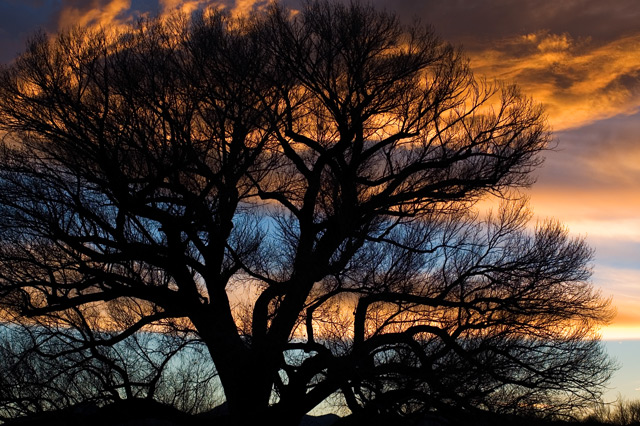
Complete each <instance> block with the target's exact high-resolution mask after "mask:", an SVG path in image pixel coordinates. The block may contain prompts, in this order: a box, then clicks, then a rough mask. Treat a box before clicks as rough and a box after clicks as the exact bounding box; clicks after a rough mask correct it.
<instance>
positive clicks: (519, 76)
mask: <svg viewBox="0 0 640 426" xmlns="http://www.w3.org/2000/svg"><path fill="white" fill-rule="evenodd" d="M638 51H640V34H634V35H629V36H627V37H623V38H620V39H616V40H613V41H610V42H608V43H603V44H596V43H594V42H593V41H591V40H590V39H588V38H585V39H578V40H574V39H573V38H572V37H571V36H570V35H569V34H550V33H548V32H546V31H540V32H536V33H530V34H526V35H522V36H518V37H511V38H508V39H505V40H502V41H500V42H498V43H497V44H496V45H495V46H494V47H492V48H489V49H485V50H476V51H473V52H471V54H470V56H471V59H472V60H471V65H472V67H474V69H475V70H476V72H477V73H479V74H483V75H486V76H488V77H497V78H500V79H506V80H508V81H514V82H516V83H518V84H519V85H520V86H522V87H523V89H524V90H525V92H526V93H528V94H529V95H531V96H532V97H533V98H534V99H536V100H538V101H540V102H542V103H543V104H545V105H546V107H547V111H548V114H549V119H550V122H551V124H552V126H553V128H554V130H563V129H569V128H575V127H579V126H582V125H585V124H587V123H591V122H593V121H596V120H600V119H605V118H609V117H613V116H615V115H618V114H633V113H635V112H637V111H638V110H640V55H638V53H637V52H638Z"/></svg>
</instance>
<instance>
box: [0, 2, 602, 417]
mask: <svg viewBox="0 0 640 426" xmlns="http://www.w3.org/2000/svg"><path fill="white" fill-rule="evenodd" d="M0 128H1V129H2V130H3V131H4V132H6V134H5V136H4V145H3V148H2V166H1V171H0V187H1V188H0V191H1V193H2V196H1V201H0V210H1V212H0V239H1V240H0V241H1V242H0V292H1V293H0V295H1V297H2V303H3V306H4V309H5V310H6V311H7V312H12V313H15V312H18V313H19V314H20V315H22V316H24V317H25V318H48V317H56V316H60V315H64V313H67V312H73V311H75V312H84V310H86V309H91V310H93V311H96V312H98V313H100V312H106V311H105V310H106V309H107V308H106V307H107V306H108V305H110V304H111V305H113V304H115V305H119V306H125V307H126V306H130V305H134V306H137V307H139V309H137V310H136V311H135V312H136V315H134V319H135V320H134V321H130V322H128V323H127V324H126V326H123V327H119V328H118V329H116V330H109V331H110V333H108V334H100V333H99V332H101V331H104V329H105V328H106V327H107V326H106V325H105V324H104V323H102V322H101V321H100V320H98V321H95V322H93V325H92V326H91V327H90V328H92V329H94V328H96V329H98V330H95V331H96V334H95V338H93V339H91V341H90V345H89V346H88V347H85V346H83V348H84V349H87V348H91V347H105V346H110V345H112V344H115V343H117V342H118V341H121V340H124V339H126V338H128V337H130V336H134V335H135V334H136V333H139V332H142V331H145V330H149V329H153V328H154V327H156V330H161V329H162V327H163V324H164V323H166V322H167V321H169V322H170V321H178V320H183V321H184V320H186V322H187V327H189V328H190V330H191V331H192V332H193V333H195V334H196V335H197V337H198V339H200V340H201V341H202V342H204V343H205V344H206V346H207V348H208V351H209V353H210V355H211V359H212V362H213V363H214V365H215V368H216V370H217V374H218V375H219V379H220V381H221V384H222V386H223V388H224V393H225V397H226V403H227V406H228V410H229V413H230V417H229V419H230V421H232V422H235V423H238V424H243V423H250V422H251V421H252V419H256V418H260V419H266V418H269V417H270V416H273V417H274V418H276V417H277V418H278V423H279V424H297V423H298V422H299V420H300V418H301V416H302V415H304V414H305V413H306V412H308V411H309V410H311V409H312V408H314V407H315V406H317V405H318V404H319V403H321V402H322V401H324V400H325V399H326V398H328V397H329V396H331V395H335V394H336V393H340V394H342V395H343V397H344V400H345V403H346V404H347V405H348V407H349V408H350V409H351V410H352V411H353V412H354V413H355V414H357V415H362V416H365V415H367V414H370V413H372V412H382V413H388V414H394V415H399V414H400V415H407V416H412V415H423V414H424V413H426V412H431V411H435V412H438V413H446V412H447V410H448V409H452V408H453V409H458V410H460V409H464V410H476V409H480V410H496V411H508V410H524V409H527V408H533V407H536V406H537V404H553V406H554V407H566V406H572V405H574V404H576V403H577V402H576V401H577V400H579V399H584V398H587V399H588V398H590V397H591V396H593V395H596V394H597V393H598V388H599V386H601V385H602V383H603V382H604V381H605V380H606V378H607V377H608V367H607V364H606V359H605V357H604V355H603V354H602V351H601V349H600V347H599V345H598V342H597V339H596V338H595V333H594V330H595V328H594V327H595V326H597V325H598V324H601V323H603V322H606V321H607V319H608V317H609V310H608V302H607V301H606V300H602V299H601V297H600V296H599V294H598V293H597V292H596V291H594V290H593V288H592V287H591V286H590V284H589V283H588V277H589V269H588V261H589V259H590V250H589V249H588V247H586V245H585V243H584V241H581V240H573V239H571V238H569V237H568V236H567V233H566V231H564V230H563V228H562V227H561V226H560V225H558V224H555V223H552V222H550V223H545V224H542V225H540V226H539V227H538V228H537V229H536V230H535V232H533V233H530V232H527V230H526V223H527V220H528V218H529V216H528V213H527V210H526V206H525V205H524V204H522V203H520V202H512V203H506V204H505V205H504V206H503V207H502V208H501V210H500V212H499V213H498V214H497V215H496V216H494V217H490V218H489V219H486V220H480V218H479V217H476V216H474V214H473V210H472V206H473V205H474V203H475V202H476V201H477V200H479V199H481V198H482V197H485V196H489V195H497V196H499V197H502V198H505V199H506V198H510V196H511V195H513V191H516V190H517V188H519V187H522V186H527V185H529V184H531V183H532V181H533V178H532V176H531V174H532V171H533V170H534V169H535V168H536V167H537V166H539V165H540V164H541V158H540V153H541V152H542V151H544V150H545V149H546V148H547V144H548V142H549V139H550V136H549V133H548V130H547V129H546V127H545V122H544V114H543V111H542V109H541V107H540V106H538V105H536V104H535V103H534V102H533V101H531V100H530V99H528V98H526V97H524V96H522V95H521V94H520V92H519V91H518V89H517V88H515V87H512V86H505V85H501V84H489V83H486V82H483V81H477V80H476V79H474V77H473V75H472V73H471V71H470V69H469V66H468V63H467V61H466V59H465V58H464V57H463V55H462V54H461V52H460V51H459V50H457V49H454V48H453V47H451V46H450V45H448V44H446V43H444V42H442V41H441V40H440V39H438V38H437V37H436V36H435V35H434V34H433V33H432V32H431V31H430V30H429V29H428V28H425V27H423V26H420V25H415V26H410V27H407V26H404V25H401V24H400V23H399V21H398V19H397V18H396V17H395V16H393V15H391V14H388V13H386V12H379V11H377V10H375V9H373V8H371V7H369V6H363V5H359V4H351V5H350V6H343V5H340V4H337V3H328V2H312V3H309V4H308V5H307V6H306V7H305V8H304V9H303V10H302V11H301V12H300V13H299V14H291V13H290V12H289V11H287V10H285V9H283V8H281V7H279V6H277V5H274V6H272V7H271V8H270V9H269V10H268V11H267V12H265V13H262V14H257V15H255V16H252V17H248V18H233V17H230V16H228V15H225V14H224V13H222V12H219V11H215V10H213V11H209V12H206V13H203V14H201V15H197V16H194V17H191V18H187V17H184V16H177V17H174V18H172V19H169V20H150V21H145V22H142V23H140V24H139V25H137V26H136V27H133V28H131V29H130V30H128V31H125V32H123V33H118V34H111V33H107V32H105V31H95V30H90V29H75V30H72V31H69V32H65V33H61V34H59V35H58V36H57V37H56V38H48V37H47V36H45V35H37V36H35V37H34V39H33V40H32V41H31V42H30V43H29V45H28V48H27V50H26V52H25V53H24V54H22V55H21V56H20V57H19V58H18V59H16V61H15V63H13V64H12V65H10V66H7V67H5V68H4V69H2V72H1V76H0ZM242 288H248V289H250V291H249V292H248V294H249V296H247V297H245V299H244V300H242V302H243V303H244V304H248V307H249V308H248V309H245V310H242V309H239V308H238V304H237V303H236V301H237V295H238V293H239V292H240V291H241V289H242Z"/></svg>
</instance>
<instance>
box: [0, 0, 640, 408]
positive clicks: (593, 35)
mask: <svg viewBox="0 0 640 426" xmlns="http://www.w3.org/2000/svg"><path fill="white" fill-rule="evenodd" d="M370 1H371V3H372V4H374V5H375V6H376V7H379V8H383V9H387V10H389V11H392V12H395V13H397V14H398V15H399V17H400V18H401V19H402V20H403V21H406V22H413V21H414V20H415V19H416V18H418V19H419V20H420V21H421V22H423V23H425V24H429V25H431V26H432V27H433V29H434V31H435V32H436V33H437V34H438V35H440V36H441V37H442V38H443V39H444V40H447V41H449V42H451V43H453V44H454V45H457V46H462V48H463V49H464V51H465V52H466V54H467V56H468V57H469V59H470V61H471V62H470V64H471V67H472V68H473V69H474V71H475V73H476V75H478V76H483V77H486V78H488V79H500V80H502V81H506V82H508V83H516V84H518V85H519V86H520V87H521V89H522V91H523V92H524V93H525V94H527V95H529V96H531V97H532V98H533V99H534V100H536V101H537V102H540V103H542V104H543V105H544V106H545V108H546V111H547V115H548V120H549V124H550V127H551V129H552V130H553V134H554V142H555V143H557V148H556V149H555V150H554V151H551V152H548V153H547V154H546V161H545V163H544V165H543V167H542V168H540V169H539V170H538V171H537V183H536V184H535V185H534V186H533V187H532V188H531V189H529V190H527V193H528V195H529V196H530V197H531V207H532V208H533V210H534V213H535V215H536V217H537V218H539V219H544V218H555V219H558V220H560V221H561V222H563V223H564V224H565V225H566V226H567V227H568V228H569V230H570V231H571V233H572V234H574V235H576V236H581V237H585V238H586V240H587V242H588V243H589V244H590V245H591V246H592V247H593V248H594V249H595V258H594V262H593V271H594V274H593V278H592V280H593V283H594V285H595V286H596V287H597V288H599V289H601V291H602V294H603V296H605V297H611V298H612V302H613V305H614V306H615V307H616V308H617V316H616V318H615V319H614V321H613V323H612V324H611V325H610V326H608V327H606V328H604V329H603V330H602V335H603V338H604V339H605V340H608V341H610V342H618V343H619V344H623V341H624V340H626V339H640V24H639V22H640V2H638V1H637V0H609V1H606V2H605V1H602V0H563V1H557V0H370ZM204 3H211V1H206V0H0V62H2V63H8V62H10V61H11V60H12V59H13V58H14V57H15V56H16V54H18V53H19V52H20V51H21V50H22V49H23V47H24V44H25V41H26V40H27V39H28V37H29V36H30V35H31V34H33V32H34V31H36V30H37V29H43V30H45V31H47V32H52V33H53V32H56V31H57V30H59V29H63V28H66V27H68V26H69V25H76V24H79V25H96V24H99V25H103V26H107V27H109V26H115V25H122V24H126V23H127V22H131V21H132V20H133V19H135V17H136V16H142V15H157V14H162V13H168V12H170V11H172V10H175V9H176V8H179V9H182V10H185V11H192V10H194V9H196V8H198V7H200V6H202V5H203V4H204ZM218 3H220V4H224V5H225V7H227V8H229V9H231V10H233V11H234V12H238V13H243V12H247V11H250V10H251V9H252V8H261V7H264V6H265V5H266V4H267V2H266V1H264V0H235V1H234V0H224V1H220V2H218ZM285 4H288V5H291V6H295V5H296V3H295V0H286V1H285ZM627 347H630V346H627ZM632 347H633V348H636V349H635V351H636V352H640V347H639V346H637V345H636V346H632ZM625 353H626V352H625ZM637 355H639V356H640V353H637ZM639 358H640V357H636V359H639ZM630 359H633V358H630ZM625 368H628V363H627V367H625ZM635 374H636V376H634V377H636V378H639V379H640V374H638V372H637V370H636V373H635ZM627 379H628V378H627ZM634 383H635V385H634V384H629V386H630V389H631V390H632V391H633V390H635V391H636V394H637V395H635V396H640V380H636V381H635V382H634ZM634 386H636V387H637V389H635V388H634Z"/></svg>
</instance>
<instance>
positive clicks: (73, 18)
mask: <svg viewBox="0 0 640 426" xmlns="http://www.w3.org/2000/svg"><path fill="white" fill-rule="evenodd" d="M130 9H131V0H107V1H106V2H105V1H101V0H92V1H91V2H87V3H84V4H81V5H78V6H73V5H67V6H66V7H64V8H63V9H62V11H61V12H60V15H59V19H58V27H59V28H68V27H71V26H75V25H79V26H103V27H105V28H113V27H118V26H121V25H123V24H125V23H127V22H129V21H130V20H131V15H130V14H129V13H128V12H130Z"/></svg>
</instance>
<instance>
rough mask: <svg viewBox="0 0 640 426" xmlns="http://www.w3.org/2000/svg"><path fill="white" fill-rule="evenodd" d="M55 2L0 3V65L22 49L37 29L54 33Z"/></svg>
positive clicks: (56, 4) (58, 3)
mask: <svg viewBox="0 0 640 426" xmlns="http://www.w3.org/2000/svg"><path fill="white" fill-rule="evenodd" d="M59 8H60V1H57V0H28V1H21V0H5V1H2V2H0V63H7V62H9V61H11V60H12V59H13V58H14V57H15V56H16V55H17V54H18V53H19V52H21V51H22V50H23V49H24V45H25V42H26V40H27V39H28V38H29V36H31V35H32V34H33V33H34V32H35V31H36V30H37V29H39V28H41V29H43V30H45V31H54V30H55V29H56V23H55V20H54V15H55V12H56V10H57V9H59Z"/></svg>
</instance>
